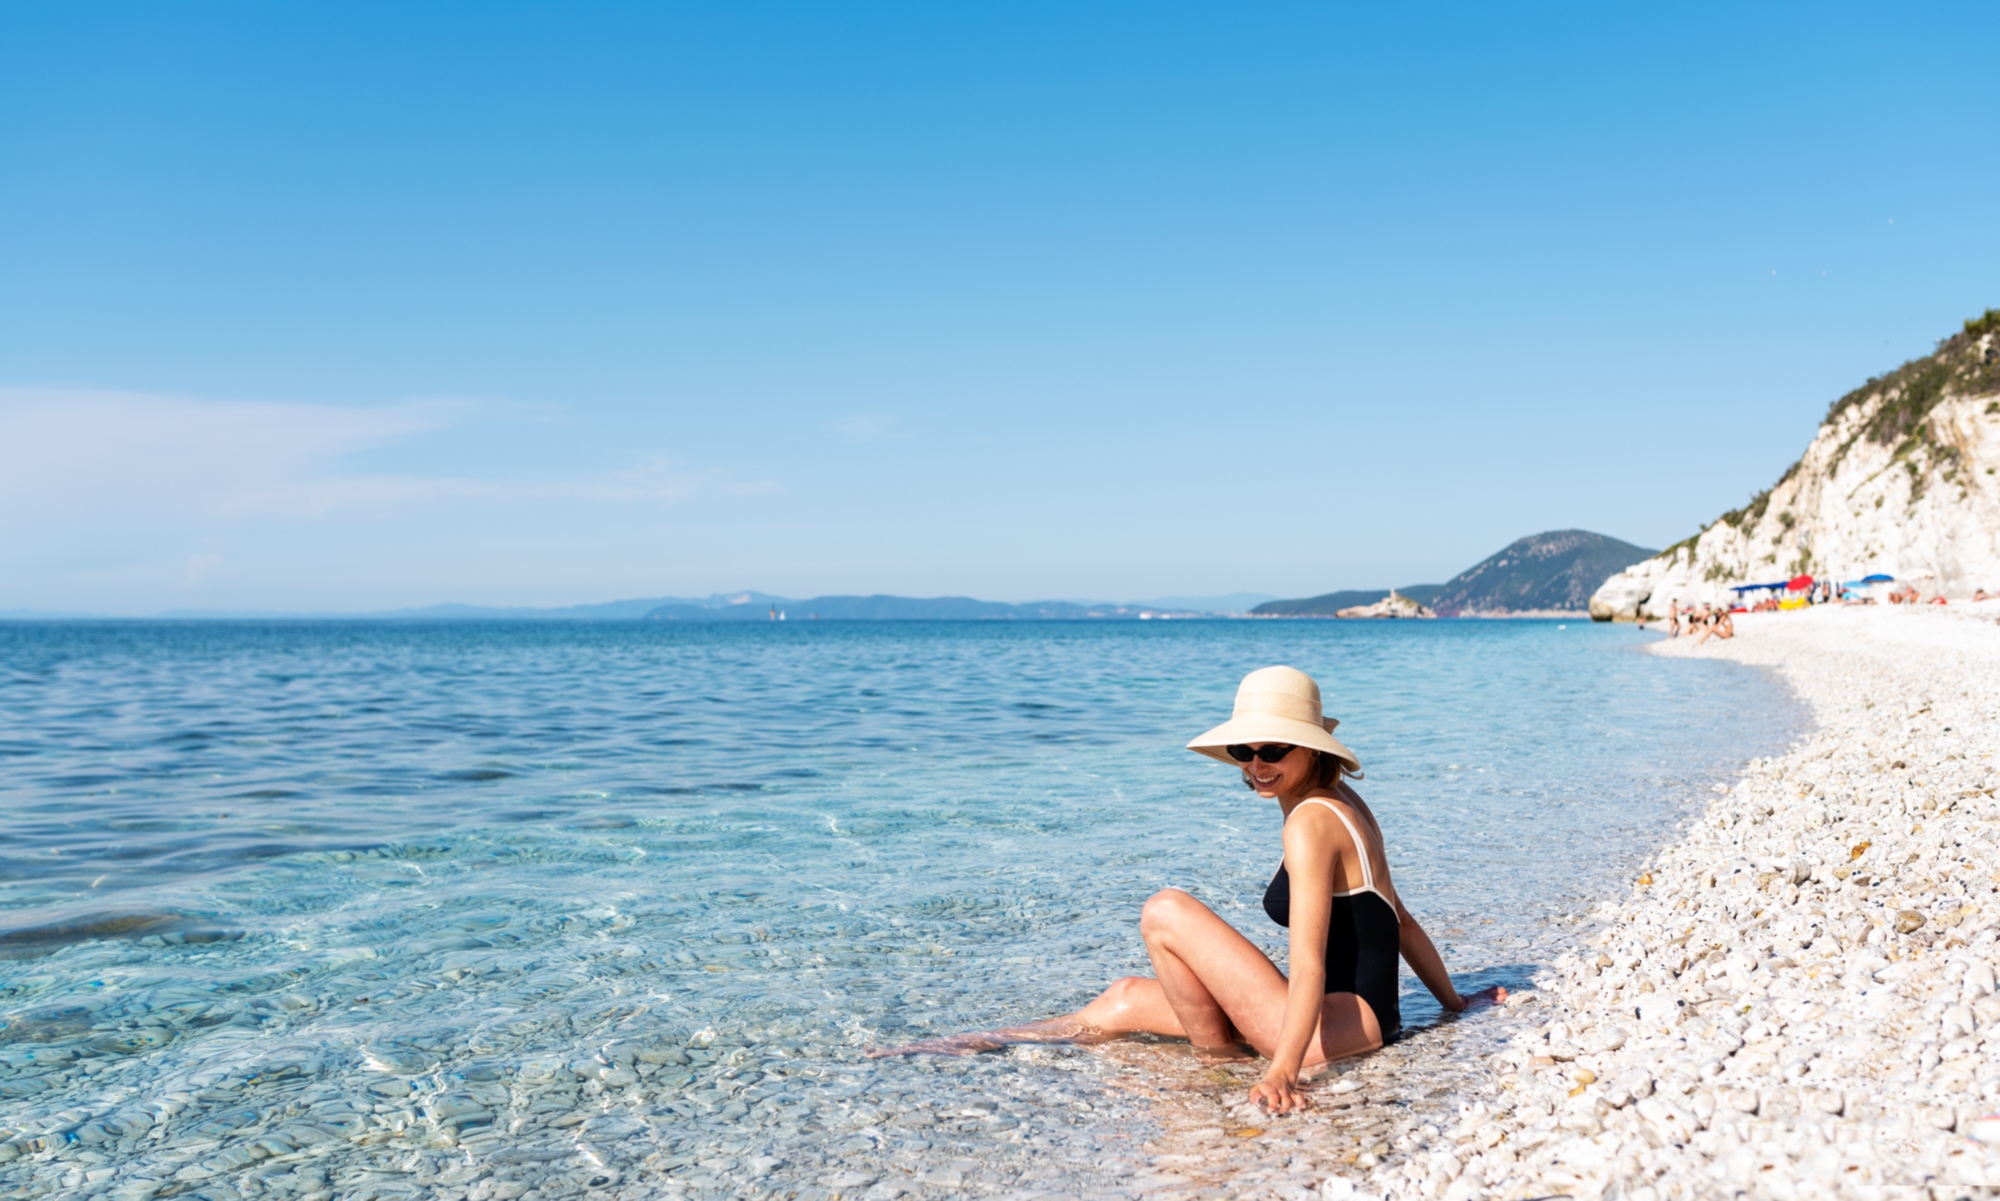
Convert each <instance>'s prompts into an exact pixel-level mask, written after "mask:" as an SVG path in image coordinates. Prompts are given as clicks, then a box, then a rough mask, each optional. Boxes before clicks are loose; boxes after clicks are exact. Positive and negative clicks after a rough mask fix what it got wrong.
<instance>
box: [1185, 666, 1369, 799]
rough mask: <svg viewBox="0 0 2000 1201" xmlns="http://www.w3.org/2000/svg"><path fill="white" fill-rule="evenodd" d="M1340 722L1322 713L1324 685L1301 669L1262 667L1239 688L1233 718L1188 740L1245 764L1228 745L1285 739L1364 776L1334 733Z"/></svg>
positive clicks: (1199, 750) (1231, 762) (1233, 762)
mask: <svg viewBox="0 0 2000 1201" xmlns="http://www.w3.org/2000/svg"><path fill="white" fill-rule="evenodd" d="M1339 724H1340V722H1339V720H1338V719H1337V718H1332V717H1328V716H1327V715H1326V714H1325V713H1323V712H1321V710H1320V700H1319V685H1318V684H1317V683H1315V682H1314V681H1313V678H1312V677H1311V676H1309V675H1307V674H1306V673H1304V672H1302V671H1300V670H1299V669H1298V668H1296V667H1260V668H1258V669H1257V670H1256V671H1253V672H1251V673H1250V674H1249V675H1247V676H1244V677H1243V682H1242V683H1241V684H1238V685H1237V686H1236V708H1235V711H1234V712H1232V713H1231V714H1230V716H1229V720H1228V721H1225V722H1223V723H1222V724H1221V725H1219V726H1217V727H1215V728H1214V729H1213V730H1210V731H1209V732H1208V733H1206V734H1203V735H1202V736H1201V737H1199V738H1197V739H1195V740H1194V741H1193V742H1190V743H1188V744H1187V749H1189V750H1191V751H1194V752H1195V753H1197V754H1201V755H1207V756H1208V757H1209V758H1211V759H1219V760H1221V761H1222V762H1224V763H1227V764H1229V765H1230V766H1232V767H1241V766H1243V765H1242V764H1240V763H1238V762H1236V760H1234V759H1231V758H1230V757H1229V752H1228V751H1227V750H1225V749H1223V748H1225V747H1231V746H1240V745H1242V744H1243V743H1248V742H1284V743H1289V744H1291V745H1292V746H1304V747H1311V748H1312V749H1313V750H1316V751H1324V752H1326V753H1327V754H1329V755H1332V756H1333V757H1334V758H1336V759H1338V760H1340V762H1341V765H1342V766H1343V767H1345V768H1346V769H1347V772H1348V774H1349V775H1352V776H1356V777H1359V776H1360V775H1361V760H1359V759H1356V758H1355V757H1354V752H1353V751H1350V750H1348V749H1347V748H1346V747H1345V746H1344V745H1342V744H1341V741H1340V740H1339V739H1338V738H1335V737H1334V736H1333V729H1334V727H1335V726H1338V725H1339Z"/></svg>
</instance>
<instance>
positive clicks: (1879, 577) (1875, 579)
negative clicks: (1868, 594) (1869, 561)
mask: <svg viewBox="0 0 2000 1201" xmlns="http://www.w3.org/2000/svg"><path fill="white" fill-rule="evenodd" d="M1895 581H1896V577H1895V576H1892V575H1883V574H1882V573H1881V572H1879V571H1878V572H1876V573H1875V574H1874V575H1865V576H1862V577H1861V582H1862V583H1864V584H1893V583H1895Z"/></svg>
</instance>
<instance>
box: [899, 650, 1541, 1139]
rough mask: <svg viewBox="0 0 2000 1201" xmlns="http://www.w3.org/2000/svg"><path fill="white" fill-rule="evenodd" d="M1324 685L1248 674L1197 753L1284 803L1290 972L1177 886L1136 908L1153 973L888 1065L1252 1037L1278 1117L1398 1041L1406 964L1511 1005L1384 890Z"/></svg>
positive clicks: (1281, 671)
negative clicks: (1316, 1085) (1332, 1066)
mask: <svg viewBox="0 0 2000 1201" xmlns="http://www.w3.org/2000/svg"><path fill="white" fill-rule="evenodd" d="M1337 724H1339V723H1338V722H1336V721H1334V720H1333V719H1332V718H1328V717H1325V716H1323V715H1322V714H1321V711H1320V698H1319V685H1318V684H1316V683H1314V682H1313V679H1312V677H1311V676H1308V675H1306V674H1305V673H1304V672H1302V671H1298V670H1296V669H1294V668H1290V667H1266V668H1264V669H1262V670H1260V671H1253V672H1251V673H1250V674H1249V675H1248V676H1245V677H1244V679H1243V683H1242V685H1241V686H1240V687H1239V688H1238V689H1237V690H1236V710H1235V713H1234V715H1233V716H1232V717H1231V718H1230V719H1229V720H1228V721H1226V722H1224V723H1223V724H1221V725H1219V726H1217V727H1216V728H1215V729H1213V730H1210V731H1209V732H1208V733H1206V734H1203V735H1202V736H1201V737H1199V738H1197V739H1195V740H1194V741H1193V742H1190V743H1188V749H1189V750H1191V751H1197V752H1199V753H1201V754H1204V755H1207V756H1209V757H1210V758H1213V759H1220V760H1222V761H1223V762H1225V763H1231V764H1235V765H1238V766H1240V767H1241V768H1242V769H1243V782H1244V783H1245V784H1247V785H1248V786H1250V787H1251V788H1254V789H1256V791H1257V794H1258V795H1259V796H1263V797H1268V798H1271V799H1273V800H1276V801H1277V802H1278V808H1279V810H1280V811H1281V812H1282V813H1283V814H1284V819H1285V826H1284V862H1283V864H1282V865H1281V866H1280V867H1279V868H1278V874H1277V875H1276V876H1275V877H1273V878H1272V880H1271V885H1270V887H1269V888H1268V889H1266V890H1265V892H1264V911H1265V912H1266V913H1268V914H1270V915H1271V920H1272V921H1275V922H1277V923H1278V924H1279V925H1281V926H1289V927H1290V928H1291V969H1292V971H1291V976H1290V977H1289V978H1287V977H1286V976H1285V974H1284V973H1282V972H1280V971H1279V970H1278V969H1277V967H1276V965H1274V964H1273V963H1272V962H1271V961H1270V959H1269V958H1267V957H1266V956H1265V955H1264V953H1263V952H1262V951H1260V950H1258V949H1257V946H1256V944H1254V943H1252V942H1251V941H1250V940H1249V939H1248V938H1245V937H1244V936H1243V935H1242V934H1240V933H1238V932H1237V931H1236V930H1235V929H1234V928H1233V927H1231V926H1230V925H1229V923H1228V922H1225V921H1223V920H1222V919H1221V918H1220V917H1217V916H1216V914H1215V912H1214V911H1213V910H1211V909H1209V908H1208V906H1206V905H1204V904H1202V903H1201V902H1200V901H1197V900H1196V899H1195V898H1194V897H1192V896H1190V895H1188V894H1187V893H1185V892H1182V891H1181V890H1179V889H1177V888H1169V889H1165V890H1163V891H1161V892H1158V893H1155V894H1154V895H1153V897H1152V899H1151V900H1149V901H1147V902H1146V905H1145V908H1144V909H1142V910H1141V911H1140V913H1139V933H1140V935H1141V936H1142V937H1143V938H1144V939H1145V940H1146V953H1147V954H1148V955H1149V956H1151V957H1152V960H1153V973H1154V974H1153V976H1151V977H1146V976H1127V977H1126V978H1124V979H1123V980H1119V981H1118V982H1116V983H1114V984H1113V985H1112V986H1111V987H1110V988H1107V989H1105V990H1104V992H1103V994H1102V995H1100V996H1099V997H1098V998H1097V999H1096V1000H1095V1001H1092V1002H1091V1003H1090V1004H1088V1005H1086V1006H1084V1007H1083V1008H1082V1009H1079V1010H1077V1011H1076V1012H1075V1013H1072V1014H1069V1015H1067V1016H1065V1017H1059V1018H1051V1019H1049V1020H1047V1021H1041V1022H1035V1023H1032V1024H1030V1025H1027V1026H1014V1027H1009V1028H1007V1029H1002V1030H989V1031H982V1032H979V1033H976V1034H961V1035H958V1036H957V1037H954V1038H943V1039H934V1040H931V1041H929V1042H921V1043H916V1044H914V1045H912V1046H908V1047H899V1048H897V1049H896V1050H893V1051H877V1052H872V1054H877V1055H899V1054H921V1053H926V1052H939V1053H946V1054H969V1053H972V1052H977V1051H988V1050H994V1049H997V1048H999V1047H1003V1046H1006V1045H1008V1044H1009V1043H1020V1042H1094V1041H1100V1040H1103V1039H1108V1038H1115V1037H1118V1036H1119V1035H1125V1034H1142V1033H1143V1034H1158V1035H1164V1036H1167V1037H1170V1038H1185V1039H1188V1040H1189V1041H1190V1042H1192V1043H1194V1045H1195V1046H1197V1047H1211V1048H1221V1047H1227V1046H1233V1045H1236V1044H1240V1043H1246V1042H1247V1043H1249V1044H1250V1045H1251V1046H1252V1047H1254V1048H1256V1050H1257V1051H1258V1052H1259V1053H1260V1054H1262V1055H1265V1056H1267V1057H1268V1058H1269V1059H1270V1061H1271V1068H1270V1070H1269V1071H1268V1072H1266V1073H1265V1074H1264V1079H1263V1081H1262V1082H1260V1083H1259V1084H1258V1085H1257V1086H1256V1087H1255V1088H1253V1089H1252V1090H1250V1097H1251V1099H1252V1100H1254V1101H1256V1102H1258V1103H1259V1104H1262V1105H1265V1106H1267V1107H1268V1108H1269V1109H1270V1110H1271V1111H1272V1112H1274V1113H1287V1112H1290V1111H1292V1110H1295V1109H1304V1108H1306V1107H1307V1106H1309V1105H1310V1104H1311V1101H1310V1100H1309V1099H1308V1098H1307V1097H1306V1095H1305V1093H1304V1091H1303V1090H1302V1089H1301V1088H1300V1087H1299V1073H1300V1071H1301V1070H1302V1069H1304V1068H1307V1067H1312V1066H1315V1065H1318V1064H1322V1063H1326V1062H1328V1061H1330V1060H1334V1059H1340V1058H1343V1057H1345V1056H1349V1055H1359V1054H1362V1053H1364V1052H1368V1051H1373V1050H1375V1049H1376V1048H1377V1047H1380V1046H1382V1045H1383V1044H1385V1043H1388V1042H1393V1041H1394V1040H1395V1038H1396V1035H1397V1033H1398V1032H1400V1031H1401V1029H1402V1015H1401V1012H1400V1010H1399V1008H1398V1005H1397V967H1396V960H1397V957H1398V955H1400V956H1401V957H1402V958H1403V959H1405V960H1407V961H1409V964H1410V967H1411V969H1412V970H1413V971H1415V972H1416V974H1417V978H1418V979H1420V980H1422V981H1423V982H1424V984H1425V986H1426V987H1428V988H1429V989H1430V990H1431V993H1432V994H1433V995H1434V996H1436V997H1437V999H1438V1003H1439V1004H1440V1005H1442V1006H1444V1008H1446V1009H1447V1010H1450V1011H1451V1012H1453V1013H1457V1012H1460V1011H1462V1010H1464V1009H1466V1008H1467V1007H1468V1006H1469V1005H1473V1004H1477V1003H1491V1002H1494V1001H1500V1000H1504V999H1505V998H1506V995H1507V992H1506V990H1505V989H1502V988H1491V989H1487V990H1485V991H1483V992H1480V993H1476V994H1474V995H1473V996H1471V997H1462V996H1460V995H1459V994H1458V990H1457V989H1455V988H1453V987H1452V984H1451V975H1450V973H1448V972H1446V971H1445V967H1444V961H1443V960H1442V959H1440V958H1439V957H1438V953H1437V948H1435V947H1433V946H1432V945H1431V940H1430V938H1429V937H1428V936H1426V935H1425V934H1424V930H1423V927H1422V926H1419V925H1418V924H1417V920H1416V919H1415V918H1413V917H1411V916H1410V913H1409V911H1408V910H1407V909H1404V908H1403V902H1402V899H1401V898H1399V897H1398V896H1397V895H1396V888H1395V885H1394V884H1392V883H1391V882H1390V880H1389V860H1388V856H1387V855H1386V854H1385V853H1384V852H1383V849H1382V829H1381V827H1380V826H1379V825H1377V824H1376V822H1375V816H1374V814H1372V813H1370V812H1369V810H1368V806H1367V804H1366V803H1365V802H1363V801H1362V799H1361V798H1360V796H1358V795H1356V793H1355V791H1354V790H1353V789H1352V788H1349V787H1348V786H1347V784H1346V783H1345V782H1344V781H1343V780H1342V778H1341V777H1342V775H1343V774H1344V773H1352V774H1354V775H1355V776H1356V778H1359V775H1360V770H1361V764H1360V761H1359V760H1357V759H1356V758H1355V757H1354V753H1353V752H1352V751H1349V750H1348V749H1347V748H1346V747H1345V746H1342V745H1341V744H1340V742H1339V741H1338V740H1336V739H1335V738H1334V737H1333V728H1334V726H1336V725H1337Z"/></svg>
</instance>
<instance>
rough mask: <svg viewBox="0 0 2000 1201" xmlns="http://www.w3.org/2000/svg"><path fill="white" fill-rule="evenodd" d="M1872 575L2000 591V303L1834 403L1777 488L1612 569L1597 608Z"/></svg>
mask: <svg viewBox="0 0 2000 1201" xmlns="http://www.w3.org/2000/svg"><path fill="white" fill-rule="evenodd" d="M1876 572H1881V573H1886V574H1888V575H1892V576H1895V577H1897V578H1898V579H1905V580H1910V581H1912V582H1913V583H1915V584H1916V586H1917V587H1918V588H1920V589H1921V590H1922V591H1923V592H1924V593H1925V594H1926V595H1943V596H1946V597H1953V598H1957V597H1965V596H1970V595H1971V594H1972V592H1973V591H1974V590H1975V589H1979V588H1986V589H1989V590H1991V589H1995V588H2000V311H1989V312H1988V313H1987V314H1986V315H1985V316H1984V317H1982V318H1979V319H1976V320H1973V321H1968V322H1966V327H1965V329H1964V330H1963V331H1962V332H1960V333H1957V334H1954V335H1953V336H1951V337H1950V338H1947V339H1946V340H1945V341H1944V342H1943V343H1941V344H1940V345H1939V347H1938V350H1937V353H1935V354H1933V355H1930V356H1929V357H1927V358H1922V359H1916V360H1913V361H1911V362H1909V363H1905V364H1904V365H1903V366H1902V367H1899V368H1897V369H1896V370H1895V371H1893V372H1891V373H1889V374H1888V375H1886V376H1882V377H1880V378H1878V379H1873V380H1870V381H1868V383H1866V384H1864V385H1863V386H1862V387H1860V388H1858V389H1856V390H1855V391H1853V392H1851V393H1849V394H1848V395H1846V396H1844V397H1842V398H1841V399H1840V400H1838V401H1836V402H1835V403H1834V405H1833V408H1832V409H1831V410H1830V411H1829V412H1828V413H1827V416H1826V420H1825V422H1824V423H1822V424H1821V426H1820V428H1819V433H1818V434H1817V435H1816V436H1815V437H1814V438H1813V440H1812V445H1810V446H1808V447H1807V448H1806V453H1805V454H1804V456H1802V457H1801V458H1800V459H1799V461H1798V462H1797V463H1794V464H1793V465H1792V468H1791V470H1789V471H1787V472H1786V473H1785V475H1784V478H1783V479H1781V480H1779V481H1778V483H1777V484H1776V485H1775V486H1774V487H1772V488H1771V489H1770V490H1769V491H1768V492H1765V493H1763V494H1762V495H1760V496H1758V497H1757V498H1756V499H1754V500H1753V501H1751V502H1750V504H1749V505H1747V506H1745V507H1744V508H1742V509H1738V510H1736V511H1735V512H1732V513H1725V514H1724V515H1723V516H1722V517H1721V518H1720V519H1718V520H1717V521H1716V522H1715V524H1713V525H1711V526H1709V527H1708V528H1707V529H1705V530H1703V531H1702V532H1701V533H1700V534H1698V535H1696V536H1695V537H1693V538H1690V539H1689V540H1687V541H1686V542H1682V543H1680V544H1678V545H1676V546H1671V547H1669V548H1667V549H1666V550H1664V551H1662V552H1660V553H1659V554H1658V555H1656V556H1654V557H1653V558H1651V559H1647V560H1645V561H1644V562H1642V563H1638V564H1635V565H1633V566H1631V567H1628V568H1626V569H1625V570H1624V571H1621V572H1619V573H1618V574H1617V575H1614V576H1612V577H1611V578H1610V579H1609V580H1607V581H1605V583H1604V585H1603V586H1602V587H1600V588H1599V589H1598V590H1597V592H1596V593H1595V594H1594V595H1593V596H1592V597H1591V598H1590V615H1591V616H1592V617H1594V618H1596V619H1597V620H1599V621H1614V620H1616V621H1631V620H1635V619H1638V618H1648V619H1650V618H1656V617H1664V616H1666V613H1667V609H1668V606H1669V605H1671V604H1672V603H1673V602H1675V601H1678V602H1680V603H1681V604H1683V605H1686V604H1690V603H1714V602H1718V601H1721V600H1724V599H1726V598H1728V597H1729V596H1730V593H1729V589H1730V587H1731V586H1733V585H1736V584H1754V583H1765V582H1769V581H1773V580H1782V579H1787V578H1789V577H1791V576H1794V575H1797V574H1800V573H1808V574H1811V575H1814V576H1820V577H1826V578H1832V579H1837V580H1848V579H1855V578H1858V577H1860V576H1864V575H1868V574H1871V573H1876Z"/></svg>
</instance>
